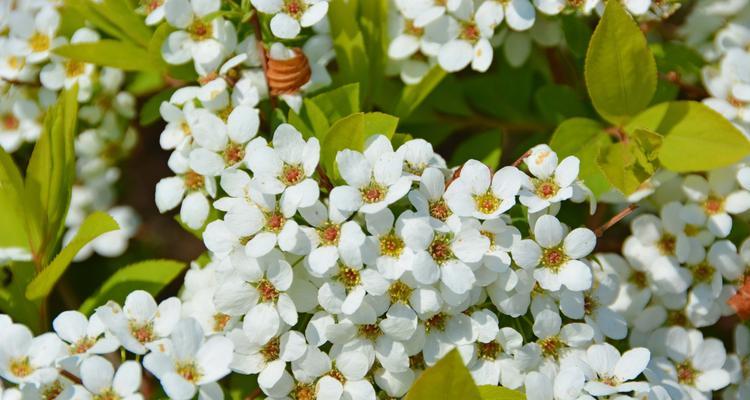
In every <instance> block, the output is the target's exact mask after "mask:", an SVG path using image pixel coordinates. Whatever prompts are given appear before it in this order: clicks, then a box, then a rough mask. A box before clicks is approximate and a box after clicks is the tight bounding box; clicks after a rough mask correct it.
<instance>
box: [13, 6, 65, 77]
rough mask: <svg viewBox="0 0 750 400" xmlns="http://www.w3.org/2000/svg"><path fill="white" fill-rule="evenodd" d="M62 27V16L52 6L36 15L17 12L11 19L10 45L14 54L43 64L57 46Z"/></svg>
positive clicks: (44, 8)
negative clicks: (60, 26)
mask: <svg viewBox="0 0 750 400" xmlns="http://www.w3.org/2000/svg"><path fill="white" fill-rule="evenodd" d="M59 25H60V14H59V13H58V12H57V10H56V9H55V7H53V6H52V5H51V4H50V5H49V6H47V7H43V8H42V9H41V10H39V12H38V13H37V14H36V15H31V13H29V12H17V13H14V14H13V18H10V36H11V41H10V43H8V46H10V48H11V50H12V53H14V54H18V55H20V56H22V57H26V60H28V62H30V63H34V64H36V63H41V62H43V61H45V60H47V58H48V57H49V52H50V50H51V49H52V48H53V47H54V46H55V45H56V44H57V43H56V42H55V32H56V31H57V28H58V26H59Z"/></svg>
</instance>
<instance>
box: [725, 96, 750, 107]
mask: <svg viewBox="0 0 750 400" xmlns="http://www.w3.org/2000/svg"><path fill="white" fill-rule="evenodd" d="M727 102H728V103H729V104H731V105H732V107H735V108H742V107H744V106H745V104H746V103H745V102H744V101H742V100H740V99H738V98H736V97H734V96H732V95H729V98H728V99H727Z"/></svg>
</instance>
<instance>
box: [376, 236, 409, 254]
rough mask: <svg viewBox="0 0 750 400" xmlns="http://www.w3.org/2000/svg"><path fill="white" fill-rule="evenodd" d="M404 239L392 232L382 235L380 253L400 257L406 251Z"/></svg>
mask: <svg viewBox="0 0 750 400" xmlns="http://www.w3.org/2000/svg"><path fill="white" fill-rule="evenodd" d="M404 247H405V244H404V241H403V240H401V238H400V237H398V235H396V234H395V233H393V232H391V233H389V234H387V235H383V236H381V237H380V254H382V255H384V256H388V257H394V258H395V257H399V256H400V255H401V254H402V253H403V252H404Z"/></svg>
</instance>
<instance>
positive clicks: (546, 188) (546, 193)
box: [535, 181, 560, 200]
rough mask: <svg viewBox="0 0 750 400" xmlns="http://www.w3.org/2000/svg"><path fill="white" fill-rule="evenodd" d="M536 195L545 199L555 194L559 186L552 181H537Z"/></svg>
mask: <svg viewBox="0 0 750 400" xmlns="http://www.w3.org/2000/svg"><path fill="white" fill-rule="evenodd" d="M535 183H536V195H537V196H538V197H539V198H540V199H544V200H547V199H549V198H551V197H553V196H554V195H556V194H557V191H558V190H559V189H560V187H559V186H558V185H557V183H555V182H554V181H537V182H535Z"/></svg>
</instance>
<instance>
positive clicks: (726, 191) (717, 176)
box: [683, 169, 750, 238]
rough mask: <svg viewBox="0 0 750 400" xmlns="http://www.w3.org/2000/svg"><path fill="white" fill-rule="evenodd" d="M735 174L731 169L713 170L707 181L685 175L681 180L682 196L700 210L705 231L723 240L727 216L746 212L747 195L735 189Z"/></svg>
mask: <svg viewBox="0 0 750 400" xmlns="http://www.w3.org/2000/svg"><path fill="white" fill-rule="evenodd" d="M735 176H736V172H735V171H734V170H732V169H723V170H714V171H710V172H709V174H708V180H706V179H705V178H703V177H701V176H699V175H688V176H687V177H685V180H684V181H683V191H684V192H685V195H686V196H687V197H688V198H689V199H690V200H692V201H694V202H696V203H697V205H696V206H698V207H701V209H702V212H703V214H705V215H706V217H707V218H708V222H707V223H706V224H707V226H708V229H709V230H711V232H712V233H713V234H714V235H716V236H718V237H722V238H723V237H726V236H727V235H728V234H729V232H730V231H731V230H732V217H731V216H730V214H732V215H733V214H740V213H743V212H745V211H747V210H748V209H750V192H748V191H747V190H742V189H738V188H737V182H736V180H735Z"/></svg>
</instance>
